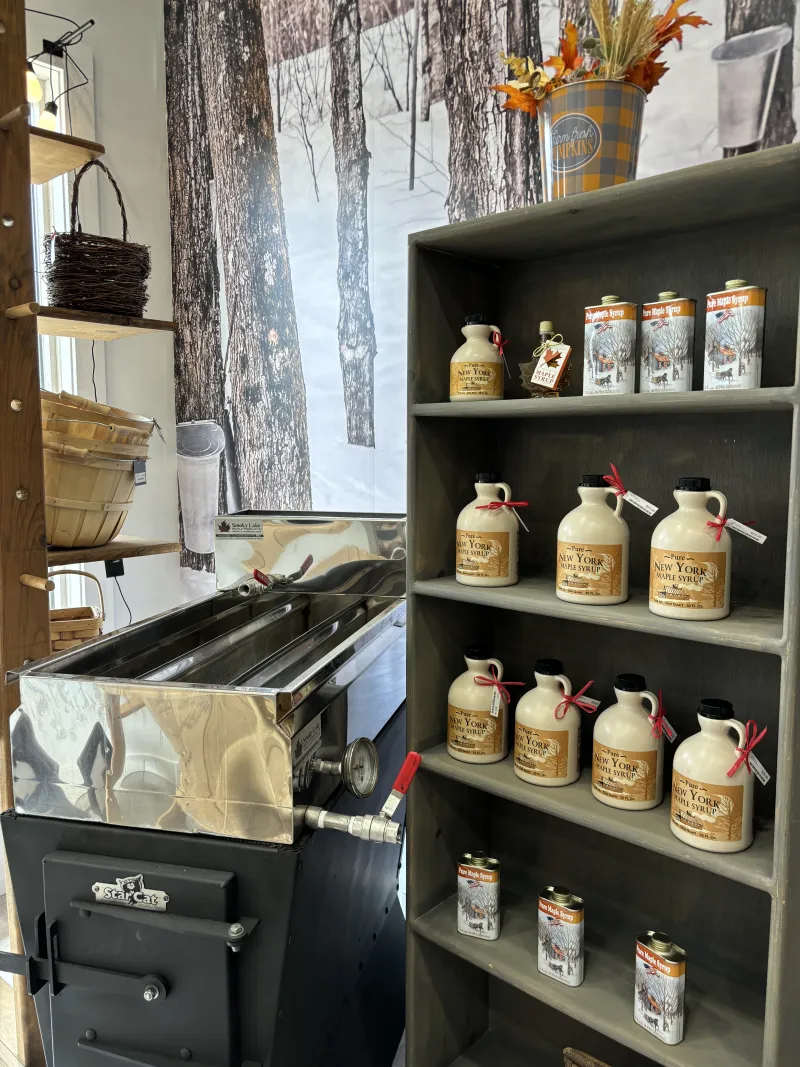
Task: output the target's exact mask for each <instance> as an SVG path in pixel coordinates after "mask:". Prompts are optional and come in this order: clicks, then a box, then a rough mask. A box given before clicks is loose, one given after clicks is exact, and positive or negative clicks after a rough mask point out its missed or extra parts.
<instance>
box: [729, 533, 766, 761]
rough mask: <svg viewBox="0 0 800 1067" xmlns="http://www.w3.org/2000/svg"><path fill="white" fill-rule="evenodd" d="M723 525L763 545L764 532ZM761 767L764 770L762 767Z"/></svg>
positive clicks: (764, 539)
mask: <svg viewBox="0 0 800 1067" xmlns="http://www.w3.org/2000/svg"><path fill="white" fill-rule="evenodd" d="M725 525H726V527H727V528H728V529H729V530H735V531H736V532H737V533H739V534H742V535H743V536H744V537H749V538H750V540H751V541H756V542H758V544H759V545H763V544H764V542H765V541H766V539H767V535H766V534H762V533H759V532H758V530H751V529H750V527H749V526H745V524H744V523H743V522H737V521H736V519H728V521H727V522H726V523H725ZM751 763H752V760H751ZM761 769H762V770H764V768H763V767H762V768H761ZM764 773H765V774H766V773H767V772H766V771H764ZM767 779H768V780H769V775H767Z"/></svg>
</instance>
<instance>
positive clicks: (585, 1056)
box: [564, 1048, 608, 1067]
mask: <svg viewBox="0 0 800 1067" xmlns="http://www.w3.org/2000/svg"><path fill="white" fill-rule="evenodd" d="M564 1067H608V1064H607V1063H606V1062H605V1061H604V1060H598V1059H597V1057H596V1056H590V1055H589V1053H588V1052H578V1050H577V1049H574V1048H565V1049H564Z"/></svg>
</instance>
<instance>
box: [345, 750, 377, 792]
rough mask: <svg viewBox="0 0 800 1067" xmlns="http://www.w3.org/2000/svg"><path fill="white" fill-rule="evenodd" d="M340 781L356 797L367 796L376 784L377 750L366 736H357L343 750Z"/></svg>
mask: <svg viewBox="0 0 800 1067" xmlns="http://www.w3.org/2000/svg"><path fill="white" fill-rule="evenodd" d="M342 781H343V782H344V785H345V788H346V789H347V790H348V792H350V793H352V794H353V796H356V797H362V798H363V797H368V796H370V795H371V794H372V793H373V792H374V790H375V786H376V785H377V784H378V750H377V748H375V746H374V745H373V743H372V742H371V741H370V739H369V738H368V737H357V738H356V739H355V741H351V742H350V744H349V745H348V746H347V748H346V749H345V750H344V756H343V757H342Z"/></svg>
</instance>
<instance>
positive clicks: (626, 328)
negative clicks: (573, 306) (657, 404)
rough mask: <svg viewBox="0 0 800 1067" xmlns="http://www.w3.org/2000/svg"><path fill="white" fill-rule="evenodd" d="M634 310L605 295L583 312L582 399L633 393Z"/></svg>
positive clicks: (632, 307)
mask: <svg viewBox="0 0 800 1067" xmlns="http://www.w3.org/2000/svg"><path fill="white" fill-rule="evenodd" d="M636 310H637V308H636V304H631V303H629V302H628V301H627V300H620V298H619V297H618V296H604V297H603V298H602V301H601V303H600V304H593V305H591V306H590V307H587V308H585V309H584V340H583V395H584V396H604V395H606V394H607V393H632V392H633V391H634V384H635V380H636Z"/></svg>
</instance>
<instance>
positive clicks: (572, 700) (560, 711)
mask: <svg viewBox="0 0 800 1067" xmlns="http://www.w3.org/2000/svg"><path fill="white" fill-rule="evenodd" d="M590 685H594V679H592V681H591V682H587V683H586V685H585V686H584V687H583V689H581V690H580V692H579V693H575V694H573V696H569V697H568V696H565V697H564V699H563V700H562V701H561V703H560V704H557V705H556V711H555V715H556V718H557V719H563V718H564V716H565V715H566V714H567V711H568V710H569V706H570V704H574V705H575V706H576V707H578V708H583V710H584V711H588V712H589V714H590V715H593V714H594V713H595V712H596V711H597V708H596V707H594V706H593V705H592V704H589V703H587V701H585V700H581V697H582V696H583V694H584V693H585V692H586V690H587V689H588V688H589V686H590Z"/></svg>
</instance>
